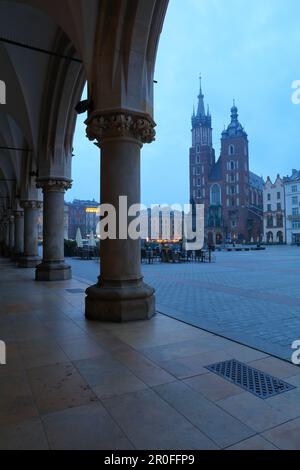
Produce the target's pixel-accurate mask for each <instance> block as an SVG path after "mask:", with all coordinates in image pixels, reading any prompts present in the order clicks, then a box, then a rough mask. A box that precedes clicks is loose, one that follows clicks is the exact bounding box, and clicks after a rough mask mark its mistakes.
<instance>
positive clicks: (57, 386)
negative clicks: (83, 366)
mask: <svg viewBox="0 0 300 470" xmlns="http://www.w3.org/2000/svg"><path fill="white" fill-rule="evenodd" d="M28 378H29V383H30V387H31V389H32V393H33V396H34V399H35V402H36V405H37V408H38V410H39V413H40V414H47V413H51V412H54V411H58V410H63V409H65V408H72V407H74V406H79V405H85V404H88V403H91V402H93V401H95V400H97V398H96V396H95V394H94V392H93V391H92V390H91V389H90V387H89V386H88V384H87V383H86V382H85V381H84V380H83V379H82V377H81V376H80V375H79V374H78V372H77V371H76V369H75V368H74V367H73V366H72V364H70V363H64V364H55V365H51V366H44V367H37V368H34V369H30V370H29V371H28Z"/></svg>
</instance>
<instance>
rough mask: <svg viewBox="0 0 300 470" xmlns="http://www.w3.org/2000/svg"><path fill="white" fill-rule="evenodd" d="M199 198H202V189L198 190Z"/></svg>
mask: <svg viewBox="0 0 300 470" xmlns="http://www.w3.org/2000/svg"><path fill="white" fill-rule="evenodd" d="M198 197H201V189H198Z"/></svg>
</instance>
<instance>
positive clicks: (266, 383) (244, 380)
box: [206, 359, 296, 399]
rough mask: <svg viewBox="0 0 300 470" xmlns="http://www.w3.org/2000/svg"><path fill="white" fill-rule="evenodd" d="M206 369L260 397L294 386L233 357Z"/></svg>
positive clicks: (275, 393)
mask: <svg viewBox="0 0 300 470" xmlns="http://www.w3.org/2000/svg"><path fill="white" fill-rule="evenodd" d="M206 369H208V370H210V371H211V372H214V373H215V374H217V375H220V376H221V377H223V378H224V379H226V380H229V381H230V382H232V383H234V384H235V385H238V386H239V387H241V388H243V389H244V390H247V391H248V392H250V393H253V395H256V396H257V397H259V398H262V399H265V398H270V397H273V396H275V395H278V394H279V393H284V392H288V391H289V390H293V389H294V388H296V387H294V386H293V385H290V384H288V383H286V382H284V381H283V380H281V379H278V378H276V377H273V376H272V375H268V374H265V372H262V371H261V370H257V369H253V367H250V366H248V365H247V364H243V363H242V362H239V361H236V360H235V359H231V360H230V361H225V362H218V363H216V364H212V365H211V366H206Z"/></svg>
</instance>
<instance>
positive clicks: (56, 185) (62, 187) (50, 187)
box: [36, 178, 72, 192]
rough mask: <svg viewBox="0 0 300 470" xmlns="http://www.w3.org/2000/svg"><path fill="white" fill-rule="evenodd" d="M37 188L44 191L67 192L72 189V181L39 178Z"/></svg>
mask: <svg viewBox="0 0 300 470" xmlns="http://www.w3.org/2000/svg"><path fill="white" fill-rule="evenodd" d="M36 187H37V188H42V190H43V191H54V192H65V191H67V190H68V189H70V188H71V187H72V180H70V179H67V178H38V179H37V180H36Z"/></svg>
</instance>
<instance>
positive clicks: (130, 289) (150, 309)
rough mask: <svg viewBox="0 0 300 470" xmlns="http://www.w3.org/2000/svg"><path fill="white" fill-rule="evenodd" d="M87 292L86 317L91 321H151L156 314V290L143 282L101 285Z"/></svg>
mask: <svg viewBox="0 0 300 470" xmlns="http://www.w3.org/2000/svg"><path fill="white" fill-rule="evenodd" d="M101 284H102V283H101V281H100V282H99V283H98V284H96V285H94V286H91V287H89V288H88V289H87V290H86V298H85V316H86V318H87V319H89V320H94V321H108V322H129V321H137V320H149V319H150V318H151V317H152V316H153V315H154V314H155V295H154V292H155V291H154V289H153V288H152V287H150V286H148V285H147V284H145V283H143V282H139V283H136V281H135V282H134V284H133V283H129V284H127V285H123V286H122V285H120V286H111V285H110V286H105V285H101Z"/></svg>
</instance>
